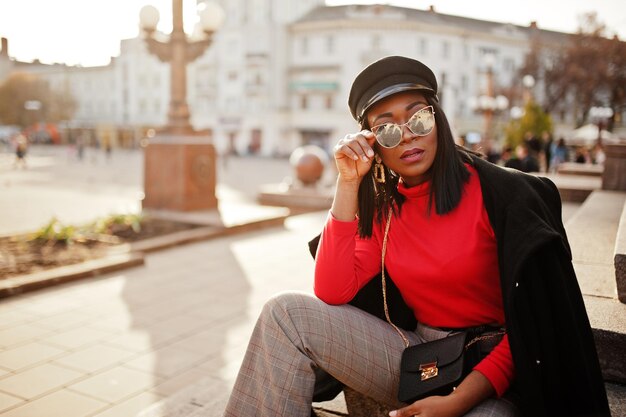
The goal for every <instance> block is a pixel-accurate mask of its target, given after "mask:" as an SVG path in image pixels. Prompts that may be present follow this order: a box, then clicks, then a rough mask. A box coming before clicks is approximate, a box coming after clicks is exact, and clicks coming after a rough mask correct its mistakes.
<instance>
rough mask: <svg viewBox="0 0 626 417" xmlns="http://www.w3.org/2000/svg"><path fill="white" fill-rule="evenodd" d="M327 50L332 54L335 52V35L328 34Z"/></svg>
mask: <svg viewBox="0 0 626 417" xmlns="http://www.w3.org/2000/svg"><path fill="white" fill-rule="evenodd" d="M326 52H328V54H329V55H332V54H333V52H335V38H334V36H333V35H328V37H327V38H326Z"/></svg>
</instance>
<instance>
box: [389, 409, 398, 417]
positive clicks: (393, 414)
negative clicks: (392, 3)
mask: <svg viewBox="0 0 626 417" xmlns="http://www.w3.org/2000/svg"><path fill="white" fill-rule="evenodd" d="M396 414H398V412H397V411H396V410H393V411H390V412H389V417H394V416H395V415H396Z"/></svg>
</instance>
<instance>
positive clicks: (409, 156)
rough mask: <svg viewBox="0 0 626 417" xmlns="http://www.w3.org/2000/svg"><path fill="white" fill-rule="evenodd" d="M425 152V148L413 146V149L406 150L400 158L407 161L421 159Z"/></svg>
mask: <svg viewBox="0 0 626 417" xmlns="http://www.w3.org/2000/svg"><path fill="white" fill-rule="evenodd" d="M423 154H424V150H423V149H419V148H413V149H409V150H407V151H404V152H403V153H402V155H400V159H402V160H405V161H414V160H419V159H421V157H422V155H423Z"/></svg>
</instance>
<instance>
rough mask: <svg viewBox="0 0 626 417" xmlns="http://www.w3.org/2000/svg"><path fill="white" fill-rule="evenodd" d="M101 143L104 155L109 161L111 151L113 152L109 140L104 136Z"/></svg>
mask: <svg viewBox="0 0 626 417" xmlns="http://www.w3.org/2000/svg"><path fill="white" fill-rule="evenodd" d="M103 142H104V143H103V145H104V154H105V155H106V160H107V161H110V160H111V152H113V147H112V145H111V141H110V140H109V139H108V138H106V139H104V141H103Z"/></svg>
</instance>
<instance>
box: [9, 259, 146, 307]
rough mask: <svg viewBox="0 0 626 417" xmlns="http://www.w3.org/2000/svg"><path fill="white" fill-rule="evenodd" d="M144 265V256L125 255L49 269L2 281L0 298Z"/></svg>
mask: <svg viewBox="0 0 626 417" xmlns="http://www.w3.org/2000/svg"><path fill="white" fill-rule="evenodd" d="M143 264H144V257H143V254H141V253H125V254H117V255H113V256H108V257H105V258H99V259H93V260H90V261H87V262H83V263H80V264H76V265H68V266H62V267H59V268H52V269H47V270H45V271H41V272H37V273H34V274H28V275H18V276H15V277H12V278H6V279H4V280H1V281H0V298H4V297H9V296H12V295H17V294H21V293H25V292H30V291H34V290H38V289H41V288H46V287H50V286H52V285H57V284H63V283H66V282H71V281H76V280H78V279H83V278H91V277H95V276H98V275H102V274H105V273H109V272H115V271H119V270H121V269H126V268H131V267H134V266H139V265H143Z"/></svg>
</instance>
